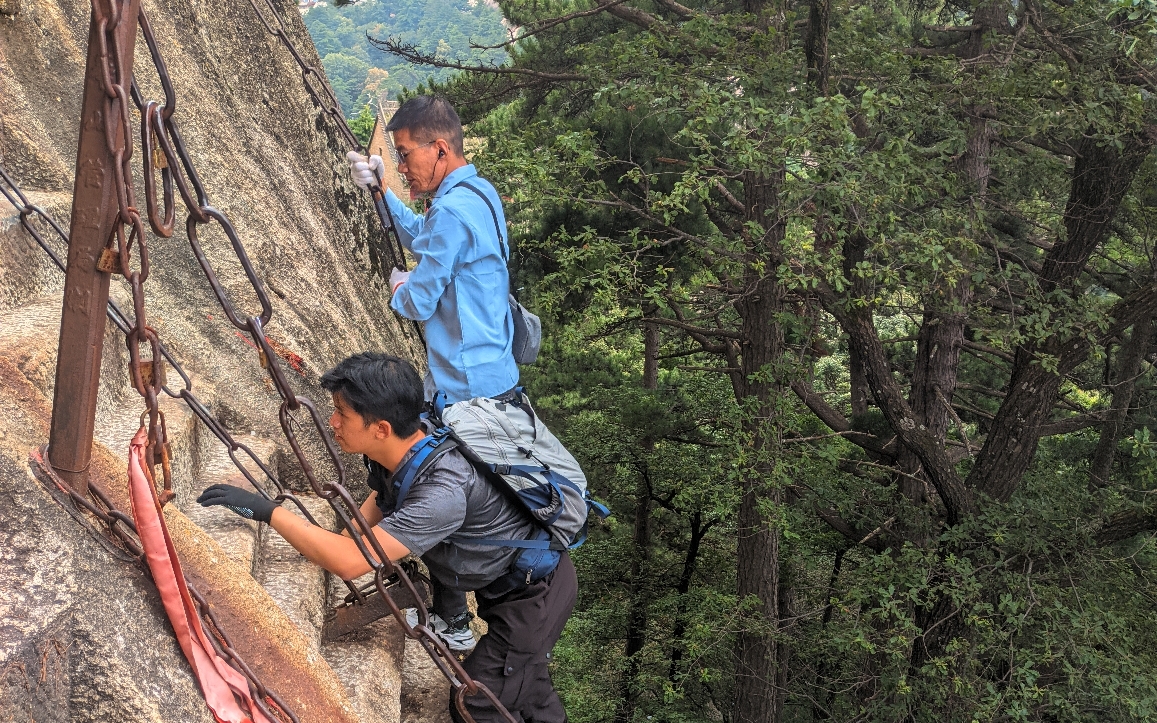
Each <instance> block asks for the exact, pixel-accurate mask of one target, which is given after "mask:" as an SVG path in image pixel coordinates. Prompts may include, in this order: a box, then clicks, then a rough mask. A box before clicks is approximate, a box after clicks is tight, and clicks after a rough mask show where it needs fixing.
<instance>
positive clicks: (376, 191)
mask: <svg viewBox="0 0 1157 723" xmlns="http://www.w3.org/2000/svg"><path fill="white" fill-rule="evenodd" d="M258 2H262V3H264V5H265V7H266V8H267V9H268V11H269V15H270V16H271V17H272V18H273V22H272V23H271V22H270V21H269V20H268V19H266V17H265V12H263V11H262V10H261V8H260V7H258V4H257V3H258ZM249 5H250V6H252V8H253V12H255V13H257V19H258V20H260V21H261V24H262V25H264V26H265V29H266V30H267V31H268V32H269V34H270V35H272V36H274V37H276V38H277V39H278V40H280V41H281V44H282V45H284V46H285V49H286V50H288V51H289V54H290V55H292V56H293V60H294V62H296V63H297V67H298V68H299V69H300V70H301V80H302V82H303V83H304V84H305V90H306V92H307V93H309V97H310V98H312V99H313V104H314V105H316V106H317V108H318V110H320V111H321V114H322V115H324V116H326V117H327V118H329V119H330V120H331V121H332V122H333V124H334V125H335V126H336V127H337V132H338V135H340V136H341V137H342V138H343V139H344V140H345V142H346V145H347V146H348V147H349V148H350V150H354V151H357V152H358V153H361V154H363V155H365V153H366V148H365V146H363V145H362V143H361V141H359V140H358V139H357V136H355V135H354V132H353V131H352V130H351V129H350V127H349V123H347V122H346V119H345V115H343V114H342V111H341V104H340V103H339V102H338V99H337V95H336V94H334V92H333V88H331V87H330V85H329V83H328V82H327V81H326V78H325V75H323V74H322V73H321V71H319V70H318V69H317V68H316V67H315V66H312V65H310V64H309V63H307V62H305V56H303V55H302V54H301V51H300V50H298V49H297V47H296V46H294V44H293V41H291V40H290V39H289V30H288V29H287V28H286V27H285V23H284V21H282V19H281V14H280V13H279V12H278V11H277V6H276V5H274V4H273V0H249ZM374 176H375V177H376V178H377V180H378V185H377V186H371V187H370V188H369V189H368V190H369V192H370V195H371V197H372V199H373V206H374V210H375V211H376V212H377V215H378V222H379V223H380V224H381V227H382V232H383V233H384V234H385V235H386V238H387V239H388V240H391V241H392V243H390V244H389V248H390V256H391V260H392V262H393V264H394V266H396V267H398V268H399V269H402V270H403V271H405V269H406V250H405V247H403V246H402V239H401V238H399V237H398V231H397V228H396V227H395V226H394V217H393V214H391V213H390V208H389V206H388V205H387V204H386V198H385V185H384V184H383V183H382V176H381V173H379V172H378V171H377V170H376V169H375V170H374ZM411 325H412V327H413V329H414V333H415V334H416V335H417V337H418V340H419V341H420V342H421V343H422V348H423V349H425V348H426V337H425V335H424V334H423V333H422V326H421V324H419V323H418V322H416V321H412V322H411Z"/></svg>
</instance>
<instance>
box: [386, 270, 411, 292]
mask: <svg viewBox="0 0 1157 723" xmlns="http://www.w3.org/2000/svg"><path fill="white" fill-rule="evenodd" d="M408 278H410V272H409V271H402V270H401V269H394V270H393V271H391V272H390V293H391V294H392V293H394V292H395V291H397V290H398V287H399V286H401V285H402V284H404V283H406V279H408Z"/></svg>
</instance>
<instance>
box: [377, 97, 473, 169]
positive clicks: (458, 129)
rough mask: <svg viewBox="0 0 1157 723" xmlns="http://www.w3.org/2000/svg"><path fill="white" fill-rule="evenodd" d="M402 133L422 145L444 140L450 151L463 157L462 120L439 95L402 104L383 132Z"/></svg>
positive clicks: (452, 107)
mask: <svg viewBox="0 0 1157 723" xmlns="http://www.w3.org/2000/svg"><path fill="white" fill-rule="evenodd" d="M402 129H405V130H407V131H409V132H410V135H412V136H413V137H414V140H416V141H420V142H422V143H427V142H430V141H436V140H438V139H439V138H443V139H445V141H446V142H447V143H449V144H450V148H451V150H453V151H454V152H455V153H457V154H458V155H459V156H461V155H463V152H462V120H461V119H460V118H459V117H458V112H457V111H455V110H454V106H452V105H450V101H448V100H446V99H445V98H443V97H442V96H440V95H416V96H414V97H413V98H410V99H409V100H407V101H406V102H405V103H402V107H401V108H398V110H396V111H395V112H394V117H393V118H390V122H389V123H387V124H386V130H387V131H389V132H391V133H393V132H394V131H400V130H402Z"/></svg>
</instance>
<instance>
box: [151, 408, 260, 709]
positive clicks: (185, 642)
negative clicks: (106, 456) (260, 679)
mask: <svg viewBox="0 0 1157 723" xmlns="http://www.w3.org/2000/svg"><path fill="white" fill-rule="evenodd" d="M146 437H147V433H146V432H145V428H144V427H143V426H142V427H141V428H140V430H139V431H138V432H137V433H136V436H134V437H133V441H132V443H131V444H130V445H129V497H130V499H131V500H132V508H133V519H134V520H135V521H136V524H137V536H138V537H140V539H141V545H142V546H143V547H144V550H145V556H146V558H147V560H148V564H149V570H150V571H151V572H152V574H153V581H154V582H155V583H156V585H157V590H158V591H159V592H160V593H161V602H162V603H163V604H164V606H165V613H166V614H167V615H168V616H169V622H170V623H172V625H173V632H174V633H176V634H177V642H178V643H179V644H180V646H181V651H182V652H184V653H185V657H186V658H188V659H189V664H190V665H192V666H193V675H194V676H196V678H197V682H198V683H199V684H200V686H201V693H202V694H203V695H204V696H205V702H206V703H208V705H209V710H210V711H212V713H213V717H214V718H216V719H217V721H219V723H248V722H251V723H270V721H269V719H268V718H266V717H265V716H264V715H263V714H262V713H261V710H260V709H259V708H258V707H257V705H256V704H255V703H254V702H253V698H252V696H250V694H249V683H248V681H247V680H246V679H245V676H243V675H242V674H241V673H239V672H237V670H235V669H234V668H232V667H231V666H230V665H229V664H228V663H227V662H225V660H224V659H222V658H221V657H220V656H219V655H217V651H216V650H214V649H213V644H212V643H211V642H210V641H209V638H208V636H207V635H206V634H205V629H204V628H203V627H202V626H201V618H200V616H199V615H197V609H196V608H195V607H194V606H193V598H192V597H191V596H190V595H189V588H188V587H187V586H186V585H185V575H184V573H183V572H181V561H180V560H179V559H177V550H176V548H174V547H173V540H172V538H171V537H169V530H168V528H167V527H165V520H164V517H162V515H161V504H160V500H158V499H157V492H156V490H155V489H154V488H153V485H152V483H151V482H150V481H149V477H148V475H147V474H145V463H144V459H145V445H146V444H147V440H146ZM238 699H240V700H241V702H242V703H243V704H244V706H245V708H248V709H249V713H246V712H245V711H244V710H243V709H242V707H241V705H240V704H239V703H238Z"/></svg>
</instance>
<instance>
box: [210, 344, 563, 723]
mask: <svg viewBox="0 0 1157 723" xmlns="http://www.w3.org/2000/svg"><path fill="white" fill-rule="evenodd" d="M321 384H322V386H323V387H324V388H325V389H327V390H328V391H330V392H332V394H333V402H334V413H333V415H332V416H331V417H330V420H329V421H330V426H332V427H333V431H334V439H335V440H336V441H337V443H338V444H339V445H340V446H341V448H342V450H343V451H346V452H350V453H355V454H362V455H364V456H365V457H366V458H368V460H370V464H369V465H368V466H369V467H370V473H371V475H370V484H371V487H373V488H374V490H375V491H374V493H373V494H371V495H370V496H369V497H368V498H367V499H366V500H365V502H363V503H362V506H361V512H362V515H364V516H365V518H366V520H367V521H368V522H369V523H370V524H371V525H374V529H373V534H374V537H375V538H377V541H378V543H379V545H380V546H381V548H382V550H383V551H384V552H385V553H386V555H388V556H389V558H390V559H391V560H400V559H401V558H403V557H405V556H406V555H409V554H411V553H413V554H417V555H421V557H422V559H423V560H424V561H425V562H426V565H427V567H428V568H429V569H430V573H431V576H432V577H433V578H434V582H435V584H439V585H442V586H444V587H445V588H449V589H452V590H457V591H468V590H469V591H474V592H475V593H476V595H477V600H478V614H479V616H480V617H481V618H482V619H483V620H485V621H486V623H487V625H488V632H487V634H486V635H484V636H482V639H481V640H479V641H478V645H477V647H476V648H475V649H474V652H473V653H471V654H470V656H469V657H468V658H467V659H466V660H465V662H464V663H463V667H464V668H465V669H466V672H467V673H469V675H470V676H471V677H472V678H473V679H474V680H476V681H478V682H480V683H483V684H485V685H486V686H487V687H488V688H489V689H490V690H491V691H492V692H493V693H494V694H495V695H497V696H498V699H499V700H500V701H501V702H502V704H503V705H504V706H506V708H507V709H508V710H509V711H510V712H511V713H513V714H514V716H515V718H516V719H520V720H525V721H536V722H541V723H564V722H565V721H566V712H565V711H564V710H563V707H562V701H561V700H560V699H559V697H558V694H557V693H556V692H555V690H554V685H553V683H552V682H551V679H550V671H549V660H550V653H551V650H552V649H553V647H554V644H555V643H556V642H557V641H558V638H559V636H560V635H561V634H562V629H563V626H564V625H565V624H566V620H567V618H568V617H569V616H570V612H571V610H572V609H573V607H574V604H575V600H576V598H577V595H578V580H577V578H576V576H575V570H574V565H573V564H571V561H570V557H569V556H568V555H567V553H566V552H562V553H561V558H560V560H559V562H558V565H557V567H556V568H555V569H554V570H553V571H551V572H549V573H548V574H546V575H545V576H543V577H541V578H538V579H535V580H533V581H531V579H530V577H529V576H528V575H526V574H519V573H515V572H514V571H513V569H512V563H513V561H514V558H515V557H517V555H518V549H517V548H512V547H507V546H503V545H494V544H489V545H488V544H483V543H482V542H481V541H482V540H485V539H490V540H492V541H493V540H507V541H509V540H529V539H531V538H532V537H533V536H534V534H535V533H536V531H537V530H536V524H535V523H534V522H533V521H532V520H531V519H530V518H529V513H527V512H524V511H523V510H522V509H520V508H519V507H518V506H516V503H514V502H512V501H511V500H509V499H507V498H506V497H505V496H504V495H503V494H502V493H501V492H500V491H499V490H498V489H497V488H495V487H494V486H492V485H491V484H490V483H489V482H488V481H487V480H486V478H485V477H484V476H483V475H481V474H479V473H478V472H477V471H476V470H475V469H474V468H473V467H472V466H471V464H470V463H469V462H467V461H466V459H465V458H463V457H462V455H461V454H460V453H459V452H458V451H457V450H450V451H448V452H445V453H443V454H441V455H440V456H439V457H437V458H436V459H434V460H433V462H431V463H430V464H428V465H427V466H426V467H425V469H422V466H421V465H419V466H418V468H417V469H418V470H419V473H418V474H417V475H416V476H415V477H413V479H412V484H411V485H410V487H409V489H408V490H406V491H405V493H404V498H403V499H402V501H401V504H397V497H396V495H397V492H395V486H394V481H395V480H394V479H393V476H392V475H391V474H389V472H388V470H395V471H397V470H399V469H400V468H402V467H403V466H404V464H405V462H406V460H408V459H409V458H410V457H412V456H413V455H414V454H415V449H417V448H419V447H420V446H421V445H422V444H423V443H424V440H425V439H426V433H425V430H424V429H423V427H422V423H421V418H420V415H421V412H422V410H423V407H424V397H423V394H422V382H421V379H420V378H419V377H418V373H417V371H416V370H415V369H414V367H413V366H412V365H411V364H410V363H409V362H407V361H405V360H403V359H399V358H398V357H394V356H388V355H385V354H372V353H365V354H357V355H355V356H352V357H349V358H348V359H345V360H343V361H342V362H341V363H339V364H338V365H337V366H336V367H334V368H333V369H331V370H330V371H328V372H326V374H325V375H323V376H322V379H321ZM197 501H198V502H199V503H201V504H202V505H205V506H209V505H223V506H225V507H227V508H229V509H231V510H233V511H234V512H236V513H238V514H240V515H242V516H244V517H247V518H249V519H253V520H257V521H259V522H266V523H268V524H269V525H270V526H272V527H273V529H274V530H276V531H277V532H278V533H279V534H280V535H281V536H282V537H284V538H285V539H286V541H288V542H289V543H290V544H291V545H293V547H294V548H296V549H297V551H298V552H300V553H301V554H302V555H304V556H305V557H306V558H307V559H308V560H310V561H311V562H313V563H315V564H317V565H320V566H321V567H323V568H325V569H326V570H328V571H329V572H331V573H333V574H335V575H337V576H339V577H341V578H342V579H343V580H352V579H354V578H356V577H359V576H361V575H363V574H365V573H366V572H369V570H370V565H369V563H368V562H367V561H366V560H365V558H364V557H362V554H361V552H360V550H359V549H358V547H357V544H356V543H355V542H354V540H352V539H351V538H350V537H349V536H348V535H347V534H344V533H343V534H341V535H339V534H337V533H334V532H330V531H329V530H326V529H324V528H321V527H317V526H315V525H312V524H310V523H309V522H307V521H306V520H304V519H302V518H300V517H298V516H296V515H294V514H293V513H291V512H289V511H288V510H286V509H283V508H282V507H280V506H278V505H276V504H275V503H273V502H271V501H270V500H267V499H265V498H264V497H262V496H260V495H257V494H254V493H252V492H248V491H246V490H243V489H241V488H239V487H233V486H231V485H225V484H219V485H213V486H211V487H209V488H208V489H206V490H205V491H204V492H202V493H201V496H200V497H198V498H197ZM465 705H466V707H467V709H468V710H469V712H470V715H471V716H472V717H473V718H474V720H475V721H476V723H489V722H490V721H495V722H497V721H504V720H505V718H504V717H503V716H501V715H500V714H499V713H498V711H497V710H496V709H495V708H494V707H493V706H492V705H491V704H490V703H489V702H488V701H487V699H486V698H485V697H484V696H481V695H478V696H468V697H467V698H466V699H465ZM450 715H451V717H452V718H453V719H454V720H455V721H456V722H458V723H461V720H462V717H461V716H460V714H459V711H458V710H457V708H456V706H455V704H454V700H453V699H452V700H451V701H450Z"/></svg>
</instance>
